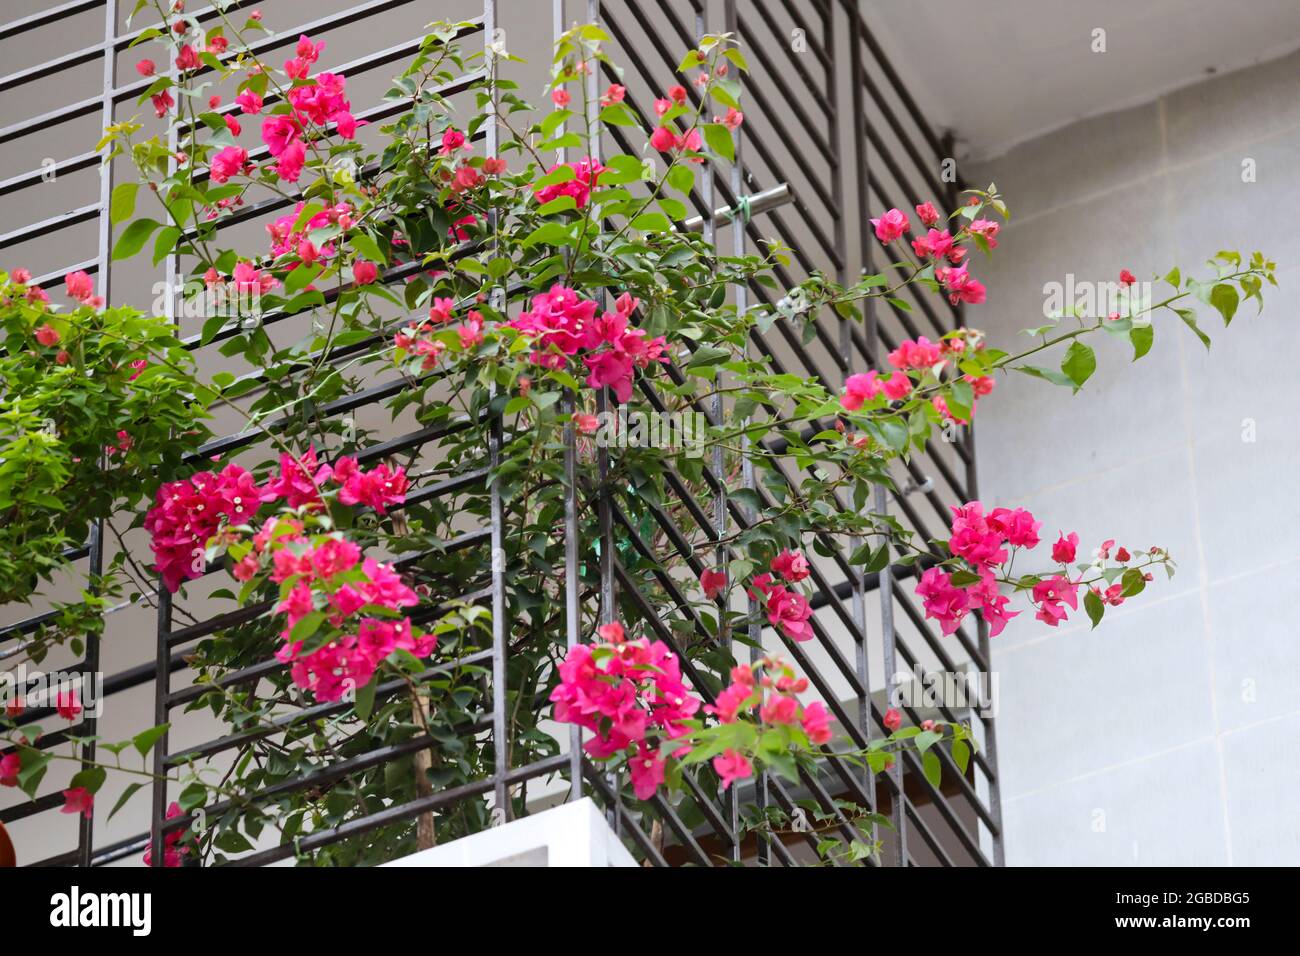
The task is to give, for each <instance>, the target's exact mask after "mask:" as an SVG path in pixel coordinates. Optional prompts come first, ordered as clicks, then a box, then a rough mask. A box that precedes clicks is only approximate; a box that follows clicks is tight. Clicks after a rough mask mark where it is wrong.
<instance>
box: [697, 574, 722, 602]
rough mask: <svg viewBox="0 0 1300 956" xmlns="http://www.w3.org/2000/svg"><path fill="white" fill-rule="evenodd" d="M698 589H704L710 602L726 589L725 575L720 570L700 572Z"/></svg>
mask: <svg viewBox="0 0 1300 956" xmlns="http://www.w3.org/2000/svg"><path fill="white" fill-rule="evenodd" d="M700 587H702V588H704V596H705V597H706V598H708V599H709V600H710V601H712V600H715V599H716V598H717V596H718V595H719V594H721V593H722V592H723V591H725V590H726V588H727V573H726V572H725V571H721V570H719V571H709V570H705V571H703V572H701V574H700Z"/></svg>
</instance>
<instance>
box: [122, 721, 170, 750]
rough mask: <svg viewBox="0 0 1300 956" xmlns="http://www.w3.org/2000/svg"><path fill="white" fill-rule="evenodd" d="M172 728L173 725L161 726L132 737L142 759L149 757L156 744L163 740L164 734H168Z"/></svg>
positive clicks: (132, 741)
mask: <svg viewBox="0 0 1300 956" xmlns="http://www.w3.org/2000/svg"><path fill="white" fill-rule="evenodd" d="M170 727H171V724H159V725H158V726H157V727H150V728H149V729H148V730H145V731H141V732H140V733H138V734H136V735H135V736H134V737H132V738H131V743H132V744H133V745H134V746H135V749H136V750H138V751H139V752H140V756H141V757H147V756H149V751H150V750H152V749H153V746H154V744H156V743H157V742H158V741H159V740H161V739H162V736H163V734H165V733H167V730H168V728H170Z"/></svg>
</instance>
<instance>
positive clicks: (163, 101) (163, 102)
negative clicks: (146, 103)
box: [150, 90, 176, 119]
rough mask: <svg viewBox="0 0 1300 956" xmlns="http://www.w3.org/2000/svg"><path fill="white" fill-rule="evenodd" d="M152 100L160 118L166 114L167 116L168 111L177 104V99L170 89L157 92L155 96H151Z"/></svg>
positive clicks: (155, 113) (154, 110)
mask: <svg viewBox="0 0 1300 956" xmlns="http://www.w3.org/2000/svg"><path fill="white" fill-rule="evenodd" d="M150 101H151V102H152V103H153V112H154V115H155V116H157V117H158V118H159V119H162V118H163V117H164V116H166V115H167V111H168V110H170V109H171V108H172V107H173V106H175V105H176V101H175V100H174V99H172V94H171V92H170V91H169V90H163V91H162V92H161V93H155V94H154V95H153V96H151V97H150Z"/></svg>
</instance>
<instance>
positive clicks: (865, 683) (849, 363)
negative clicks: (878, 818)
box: [822, 5, 876, 835]
mask: <svg viewBox="0 0 1300 956" xmlns="http://www.w3.org/2000/svg"><path fill="white" fill-rule="evenodd" d="M834 21H835V8H834V7H832V6H829V5H828V6H827V8H826V11H825V16H824V18H823V21H822V37H823V39H822V45H823V48H824V49H826V50H827V51H828V55H827V64H826V71H825V77H826V91H827V92H826V95H827V100H828V101H829V103H830V111H831V126H830V142H831V148H832V149H833V150H834V153H835V166H834V175H835V179H834V181H833V182H832V183H831V192H832V195H833V196H834V198H835V207H836V208H837V209H839V210H843V209H844V208H845V206H844V164H843V162H842V159H841V153H840V113H839V89H838V86H839V83H838V79H839V78H838V76H837V75H836V69H835V62H836V60H835V30H834V25H835V23H834ZM858 42H859V37H858V32H857V22H856V20H854V22H853V23H852V24H851V26H850V43H851V44H853V48H852V50H853V52H852V55H851V64H852V69H853V74H852V77H853V80H854V81H855V82H854V83H853V86H852V89H853V103H852V109H853V128H854V132H855V135H854V141H855V142H857V143H862V142H863V137H862V136H861V135H858V134H859V132H860V125H861V122H862V90H861V87H860V85H859V84H858V83H857V82H856V80H857V79H858V74H857V69H858V66H859V57H860V53H859V51H858V47H857V44H858ZM859 168H860V169H861V167H859ZM859 188H860V189H861V188H862V187H861V185H860V186H859ZM844 218H845V217H844V215H843V214H842V213H841V214H840V215H838V216H836V218H835V244H836V246H837V247H838V248H839V249H845V248H846V246H847V243H848V239H847V236H846V229H845V222H844ZM858 219H859V221H860V222H866V221H867V217H866V215H864V214H861V213H860V214H859V217H858ZM864 249H865V246H864ZM840 261H841V265H840V268H839V270H838V272H837V278H838V280H839V281H840V283H841V284H843V283H844V281H845V280H846V278H847V272H848V255H847V253H846V254H844V255H843V256H842V257H841V260H840ZM851 321H852V320H850V319H847V318H844V317H841V318H840V320H839V326H840V328H839V333H840V334H839V346H840V367H841V368H842V369H843V370H844V375H845V377H846V378H847V376H848V375H849V374H850V373H851V372H852V370H853V328H852V326H851V325H850V322H851ZM861 543H862V539H860V538H857V537H850V538H849V541H848V548H849V554H850V555H852V554H853V553H854V552H855V551H857V550H858V547H859V545H860V544H861ZM849 576H850V580H851V582H852V585H853V593H852V598H851V600H852V612H853V626H854V627H855V628H857V631H858V636H859V638H860V639H859V640H858V641H857V642H856V643H857V656H856V659H855V664H856V672H857V677H858V681H859V683H860V684H861V685H862V693H861V695H859V697H858V730H859V731H860V732H861V734H862V736H863V738H864V739H866V740H870V739H871V672H870V653H869V651H870V647H869V646H868V643H867V589H866V580H865V577H864V575H863V572H862V571H861V570H858V569H855V568H854V566H853V565H852V564H850V565H849ZM862 774H863V781H862V782H863V790H864V791H865V792H866V794H867V797H868V801H869V803H868V809H870V810H872V811H874V810H875V808H876V807H875V803H876V793H875V781H874V780H873V774H872V773H871V768H870V767H866V766H864V767H863V770H862ZM871 831H872V834H873V835H874V834H875V831H876V827H875V825H874V824H873V825H872V827H871Z"/></svg>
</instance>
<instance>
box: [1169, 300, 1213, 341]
mask: <svg viewBox="0 0 1300 956" xmlns="http://www.w3.org/2000/svg"><path fill="white" fill-rule="evenodd" d="M1174 311H1175V312H1177V313H1178V317H1179V318H1180V319H1182V320H1183V324H1184V325H1186V326H1187V327H1188V328H1189V329H1191V330H1192V331H1193V332H1195V333H1196V337H1197V338H1198V339H1200V340H1201V344H1202V345H1204V346H1205V347H1206V348H1207V349H1208V348H1209V347H1210V337H1209V336H1208V335H1206V334H1205V333H1204V332H1202V331H1201V327H1200V326H1199V325H1197V324H1196V313H1195V312H1193V311H1192V310H1191V309H1174Z"/></svg>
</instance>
